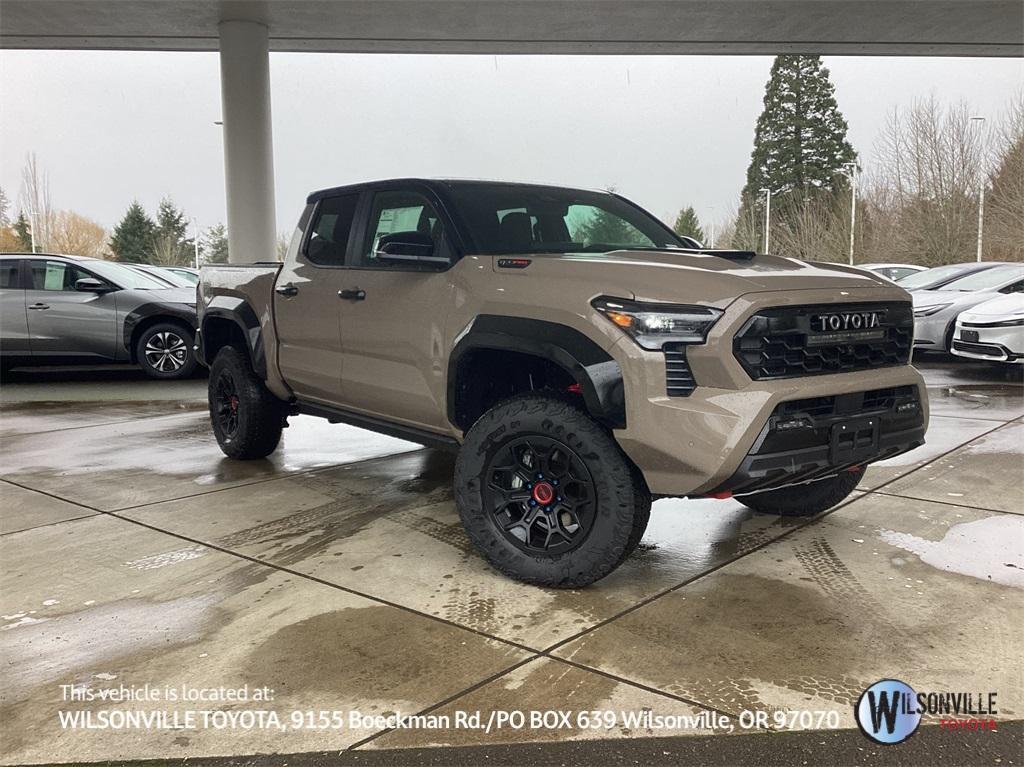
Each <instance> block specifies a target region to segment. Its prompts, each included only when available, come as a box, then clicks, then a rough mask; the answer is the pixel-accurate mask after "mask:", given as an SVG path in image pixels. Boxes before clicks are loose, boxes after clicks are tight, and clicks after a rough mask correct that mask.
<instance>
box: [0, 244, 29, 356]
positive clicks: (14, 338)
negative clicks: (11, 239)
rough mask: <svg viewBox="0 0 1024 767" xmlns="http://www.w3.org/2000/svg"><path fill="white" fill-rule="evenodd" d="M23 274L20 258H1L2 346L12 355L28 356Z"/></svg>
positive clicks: (0, 303) (5, 351) (0, 329)
mask: <svg viewBox="0 0 1024 767" xmlns="http://www.w3.org/2000/svg"><path fill="white" fill-rule="evenodd" d="M21 274H22V272H21V259H20V258H3V259H0V346H2V348H3V353H4V354H5V355H9V356H11V357H22V356H25V357H27V356H28V354H29V352H30V351H31V346H30V344H29V338H28V317H27V316H26V312H25V286H24V285H23V284H22V281H21Z"/></svg>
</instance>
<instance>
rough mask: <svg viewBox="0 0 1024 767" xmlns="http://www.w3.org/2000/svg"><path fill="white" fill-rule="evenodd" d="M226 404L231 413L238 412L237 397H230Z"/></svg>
mask: <svg viewBox="0 0 1024 767" xmlns="http://www.w3.org/2000/svg"><path fill="white" fill-rule="evenodd" d="M228 404H229V405H231V411H232V412H234V411H236V410H238V397H234V396H232V397H231V398H230V399H229V400H228Z"/></svg>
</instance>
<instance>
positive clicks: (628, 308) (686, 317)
mask: <svg viewBox="0 0 1024 767" xmlns="http://www.w3.org/2000/svg"><path fill="white" fill-rule="evenodd" d="M591 306H593V307H594V308H595V309H597V310H598V311H599V312H601V314H603V315H604V316H605V317H607V318H608V320H609V321H610V322H612V323H614V324H615V325H617V326H618V327H619V328H621V329H622V331H623V332H624V333H626V335H628V336H629V337H630V338H632V339H633V340H634V341H636V342H637V344H639V345H640V346H641V347H643V348H644V349H650V350H652V351H657V350H659V349H661V347H662V346H663V345H664V344H666V343H673V342H675V343H690V344H700V343H704V339H705V338H707V335H708V331H709V330H711V326H712V325H714V324H715V322H716V321H717V320H718V318H719V317H721V316H722V311H721V310H720V309H711V308H708V307H706V306H682V305H679V304H647V303H639V302H637V301H629V300H626V299H624V298H608V297H607V296H602V297H600V298H595V299H594V300H593V301H592V302H591Z"/></svg>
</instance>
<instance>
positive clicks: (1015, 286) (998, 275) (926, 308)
mask: <svg viewBox="0 0 1024 767" xmlns="http://www.w3.org/2000/svg"><path fill="white" fill-rule="evenodd" d="M1021 291H1024V264H1000V265H999V266H994V267H992V268H991V269H985V270H984V271H980V272H975V273H974V274H970V275H968V276H966V277H961V278H960V279H958V280H953V282H951V283H949V284H948V285H945V286H944V287H943V288H942V290H918V291H916V292H914V293H911V295H912V296H913V298H914V352H915V354H916V353H918V352H922V351H941V352H948V351H949V350H950V344H951V342H952V340H953V330H954V328H955V327H956V318H957V317H958V316H959V315H960V312H963V311H966V310H967V309H970V308H972V307H974V306H977V305H978V304H980V303H982V302H983V301H988V300H989V299H990V298H995V297H996V296H998V295H999V294H1000V293H1020V292H1021Z"/></svg>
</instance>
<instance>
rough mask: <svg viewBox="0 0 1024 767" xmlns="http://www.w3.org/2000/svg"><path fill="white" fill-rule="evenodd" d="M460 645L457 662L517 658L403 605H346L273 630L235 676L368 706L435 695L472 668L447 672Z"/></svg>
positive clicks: (494, 665)
mask: <svg viewBox="0 0 1024 767" xmlns="http://www.w3.org/2000/svg"><path fill="white" fill-rule="evenodd" d="M469 643H472V645H473V647H472V648H469V647H468V646H467V645H468V644H469ZM453 645H455V647H453ZM463 646H466V647H464V649H463V651H462V652H461V653H459V654H460V655H461V656H462V661H461V663H462V664H463V665H472V666H474V667H475V668H477V669H479V668H481V667H483V668H490V669H492V670H497V669H499V668H501V667H502V666H505V665H511V664H512V663H514V662H515V661H516V660H517V659H518V658H519V657H521V656H519V654H518V653H517V651H515V650H513V648H511V647H509V646H508V645H502V644H500V643H498V642H492V641H488V640H484V639H481V638H478V637H476V636H473V635H470V634H466V633H464V632H462V631H461V630H460V629H456V628H453V627H451V626H447V625H445V624H443V623H439V622H437V621H433V620H429V619H427V618H420V617H417V616H413V615H410V614H409V613H408V612H406V611H405V610H399V609H396V608H394V607H386V606H372V607H350V608H344V609H342V610H335V611H333V612H328V613H322V614H320V615H315V616H313V617H311V618H307V619H306V620H303V621H299V622H297V623H292V624H289V625H287V626H284V627H282V628H280V629H278V630H277V631H276V632H275V633H274V634H273V635H272V636H270V637H269V638H268V639H266V640H265V641H263V642H262V643H261V644H260V645H259V646H257V647H256V648H255V649H254V650H253V651H252V652H251V653H250V654H249V656H248V658H247V659H246V660H245V662H244V664H243V667H242V677H243V679H244V680H245V681H247V682H248V683H249V684H251V685H258V686H259V685H269V686H271V687H274V688H276V689H278V690H280V691H287V692H288V693H289V694H292V695H299V696H300V697H301V695H302V693H309V692H322V693H330V694H332V695H342V696H348V697H349V698H351V699H353V700H359V701H362V702H365V703H366V704H367V706H368V708H370V709H374V708H376V707H375V706H374V705H372V701H373V700H374V699H380V700H384V701H402V700H407V701H420V702H426V701H427V700H429V701H433V700H436V699H437V698H440V697H443V694H438V693H437V688H438V687H439V686H440V687H442V688H445V690H446V691H447V688H448V686H449V683H454V682H455V681H456V680H455V679H452V677H461V676H465V675H467V674H472V673H474V672H473V671H470V670H469V669H466V670H465V671H464V672H463V673H460V672H458V671H455V670H452V663H453V662H455V660H456V653H454V652H453V650H455V649H457V648H458V647H463ZM467 655H471V656H472V657H471V658H469V659H468V660H469V663H467ZM467 681H469V680H467Z"/></svg>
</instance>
